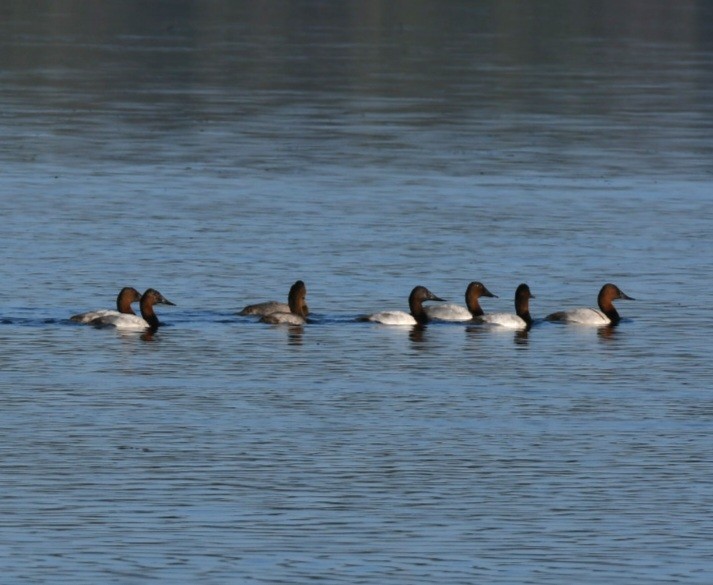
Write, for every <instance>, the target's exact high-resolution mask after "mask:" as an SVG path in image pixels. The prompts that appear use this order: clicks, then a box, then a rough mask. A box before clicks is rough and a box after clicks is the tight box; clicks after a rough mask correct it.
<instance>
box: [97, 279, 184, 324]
mask: <svg viewBox="0 0 713 585" xmlns="http://www.w3.org/2000/svg"><path fill="white" fill-rule="evenodd" d="M157 304H161V305H171V306H175V303H172V302H171V301H169V300H168V299H167V298H166V297H164V296H163V295H162V294H161V293H160V292H158V291H157V290H156V289H153V288H149V289H147V290H146V291H145V292H144V294H143V295H141V301H140V303H139V307H140V309H141V316H140V317H139V316H138V315H127V314H125V313H121V314H119V315H108V316H104V317H98V318H96V319H93V320H92V321H90V323H91V324H92V325H95V326H97V327H116V328H117V329H122V330H125V331H144V330H146V329H150V330H151V331H156V329H158V328H159V326H160V325H161V323H160V321H159V320H158V317H157V316H156V313H155V312H154V309H153V308H154V305H157Z"/></svg>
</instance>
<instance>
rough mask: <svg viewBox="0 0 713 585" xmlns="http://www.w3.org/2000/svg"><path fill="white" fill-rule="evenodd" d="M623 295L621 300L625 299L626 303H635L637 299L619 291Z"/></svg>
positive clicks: (620, 296)
mask: <svg viewBox="0 0 713 585" xmlns="http://www.w3.org/2000/svg"><path fill="white" fill-rule="evenodd" d="M619 292H620V293H621V294H620V295H619V298H620V299H623V300H625V301H635V300H636V299H635V298H634V297H630V296H629V295H627V294H625V293H623V292H621V291H619Z"/></svg>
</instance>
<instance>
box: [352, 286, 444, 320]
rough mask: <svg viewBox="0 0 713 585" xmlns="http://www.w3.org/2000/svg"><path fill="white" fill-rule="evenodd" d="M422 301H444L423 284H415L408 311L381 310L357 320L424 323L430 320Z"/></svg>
mask: <svg viewBox="0 0 713 585" xmlns="http://www.w3.org/2000/svg"><path fill="white" fill-rule="evenodd" d="M424 301H445V299H442V298H440V297H437V296H436V295H434V294H433V293H432V292H431V291H430V290H428V289H427V288H426V287H425V286H420V285H419V286H416V287H414V289H413V290H412V291H411V294H410V295H409V297H408V306H409V309H410V311H411V312H410V313H406V312H404V311H382V312H381V313H374V314H372V315H366V316H365V317H360V318H359V319H358V320H359V321H371V322H373V323H381V324H382V325H425V324H426V323H428V321H430V317H429V316H428V313H427V312H426V310H425V309H424V307H423V303H424Z"/></svg>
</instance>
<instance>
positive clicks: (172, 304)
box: [161, 299, 176, 307]
mask: <svg viewBox="0 0 713 585" xmlns="http://www.w3.org/2000/svg"><path fill="white" fill-rule="evenodd" d="M161 304H162V305H171V306H172V307H175V306H176V303H172V302H171V301H169V300H168V299H161Z"/></svg>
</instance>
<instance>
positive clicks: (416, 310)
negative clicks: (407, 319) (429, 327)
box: [409, 300, 428, 325]
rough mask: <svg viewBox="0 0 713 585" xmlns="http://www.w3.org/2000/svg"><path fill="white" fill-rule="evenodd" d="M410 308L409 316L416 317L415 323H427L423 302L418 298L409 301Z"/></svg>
mask: <svg viewBox="0 0 713 585" xmlns="http://www.w3.org/2000/svg"><path fill="white" fill-rule="evenodd" d="M410 305H411V306H410V307H409V308H410V309H411V316H412V317H413V318H414V319H416V323H418V324H419V325H425V324H426V323H428V314H427V313H426V310H425V309H424V308H423V303H421V301H418V300H414V301H412V302H411V303H410Z"/></svg>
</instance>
